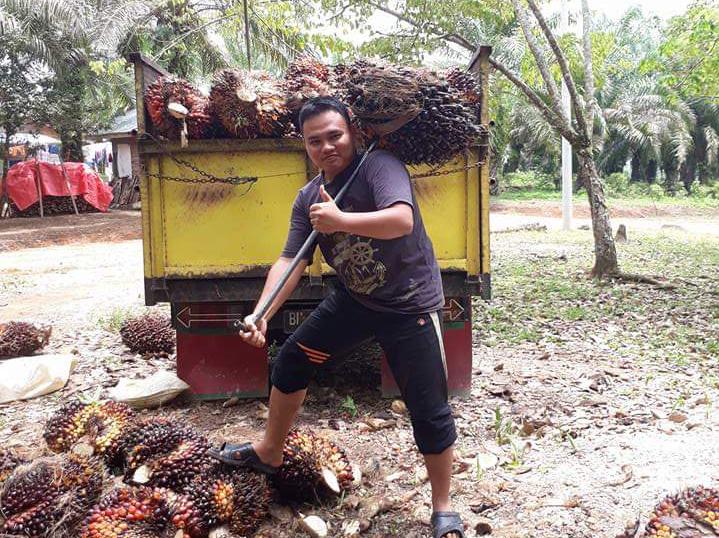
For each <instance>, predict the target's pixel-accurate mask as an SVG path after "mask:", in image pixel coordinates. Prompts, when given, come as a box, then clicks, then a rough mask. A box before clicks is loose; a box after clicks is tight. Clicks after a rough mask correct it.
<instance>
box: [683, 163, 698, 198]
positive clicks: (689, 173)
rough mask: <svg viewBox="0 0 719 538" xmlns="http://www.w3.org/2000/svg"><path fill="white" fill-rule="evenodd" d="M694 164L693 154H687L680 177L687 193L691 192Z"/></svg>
mask: <svg viewBox="0 0 719 538" xmlns="http://www.w3.org/2000/svg"><path fill="white" fill-rule="evenodd" d="M696 164H697V163H696V161H695V160H694V155H689V156H688V157H687V160H686V162H685V163H684V164H683V165H682V169H681V178H682V183H683V184H684V190H685V191H687V194H691V192H692V184H693V183H694V178H695V177H696V172H697V166H696Z"/></svg>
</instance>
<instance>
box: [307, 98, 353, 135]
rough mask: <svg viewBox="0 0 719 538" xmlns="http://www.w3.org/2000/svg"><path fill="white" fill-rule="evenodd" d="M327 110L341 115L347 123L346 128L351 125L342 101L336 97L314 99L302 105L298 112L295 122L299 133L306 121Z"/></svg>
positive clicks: (348, 114) (347, 110) (345, 106)
mask: <svg viewBox="0 0 719 538" xmlns="http://www.w3.org/2000/svg"><path fill="white" fill-rule="evenodd" d="M328 110H333V111H334V112H337V113H339V114H341V115H342V117H343V118H344V119H345V121H346V122H347V127H349V126H350V125H352V123H351V120H350V111H349V109H348V108H347V105H345V104H344V103H343V102H342V101H340V100H339V99H337V98H336V97H314V98H312V99H310V100H309V101H307V102H306V103H305V104H304V105H302V109H301V110H300V115H299V118H298V120H297V123H298V124H299V127H300V132H302V128H303V127H304V125H305V122H306V121H307V120H308V119H310V118H314V117H315V116H319V115H320V114H322V113H323V112H327V111H328Z"/></svg>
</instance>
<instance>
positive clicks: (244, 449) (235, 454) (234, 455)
mask: <svg viewBox="0 0 719 538" xmlns="http://www.w3.org/2000/svg"><path fill="white" fill-rule="evenodd" d="M207 455H208V456H210V457H212V458H215V459H216V460H220V461H221V462H222V463H225V464H227V465H232V466H234V467H248V468H250V469H253V470H255V471H258V472H260V473H264V474H275V473H276V472H277V471H278V470H279V467H275V466H273V465H268V464H266V463H262V460H260V457H259V456H258V455H257V452H255V449H254V448H252V443H243V444H241V445H231V444H229V443H222V446H221V447H220V448H219V449H215V448H210V449H208V450H207Z"/></svg>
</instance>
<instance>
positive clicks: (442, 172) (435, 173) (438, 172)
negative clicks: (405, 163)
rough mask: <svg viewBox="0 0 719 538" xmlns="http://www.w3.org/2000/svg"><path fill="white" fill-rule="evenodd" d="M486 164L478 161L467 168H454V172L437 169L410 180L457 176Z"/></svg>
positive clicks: (413, 176)
mask: <svg viewBox="0 0 719 538" xmlns="http://www.w3.org/2000/svg"><path fill="white" fill-rule="evenodd" d="M483 164H484V161H477V162H476V163H471V164H468V165H467V166H463V167H461V168H453V169H452V170H442V169H435V170H432V171H431V172H426V173H424V174H412V175H411V176H409V177H410V179H422V178H425V177H437V176H447V175H449V174H456V173H457V172H466V171H467V170H471V169H472V168H477V167H479V166H482V165H483Z"/></svg>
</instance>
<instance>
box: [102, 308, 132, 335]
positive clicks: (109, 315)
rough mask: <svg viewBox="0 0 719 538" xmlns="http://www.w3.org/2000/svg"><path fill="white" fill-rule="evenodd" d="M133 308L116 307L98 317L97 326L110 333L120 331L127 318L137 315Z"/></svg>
mask: <svg viewBox="0 0 719 538" xmlns="http://www.w3.org/2000/svg"><path fill="white" fill-rule="evenodd" d="M135 313H136V312H135V309H133V308H121V307H115V308H113V309H112V310H110V311H109V312H105V313H103V314H101V315H99V316H98V317H97V326H98V327H100V328H101V329H102V330H104V331H107V332H110V333H119V332H120V327H122V324H123V323H124V322H125V320H126V319H128V318H130V317H132V316H133V315H135Z"/></svg>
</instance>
